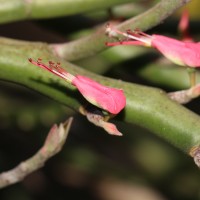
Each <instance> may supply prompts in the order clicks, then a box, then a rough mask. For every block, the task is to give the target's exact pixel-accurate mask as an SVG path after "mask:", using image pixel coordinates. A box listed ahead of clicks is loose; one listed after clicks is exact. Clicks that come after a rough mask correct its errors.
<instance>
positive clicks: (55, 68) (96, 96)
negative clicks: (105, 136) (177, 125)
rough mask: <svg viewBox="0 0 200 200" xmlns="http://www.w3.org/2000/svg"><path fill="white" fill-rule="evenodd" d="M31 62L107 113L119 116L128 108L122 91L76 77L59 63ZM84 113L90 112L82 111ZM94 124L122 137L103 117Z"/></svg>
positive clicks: (79, 76)
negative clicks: (72, 87) (63, 81)
mask: <svg viewBox="0 0 200 200" xmlns="http://www.w3.org/2000/svg"><path fill="white" fill-rule="evenodd" d="M29 61H30V62H31V63H32V64H34V65H36V66H38V67H40V68H43V69H45V70H48V71H50V72H51V73H53V74H55V75H57V76H59V77H61V78H63V79H64V80H66V81H67V82H68V83H70V84H71V85H73V86H75V87H76V88H77V89H78V91H79V92H80V93H81V94H82V95H83V97H84V98H85V99H86V100H87V101H88V102H90V103H91V104H93V105H95V106H97V107H99V108H101V109H103V110H105V111H107V112H108V113H110V114H112V115H116V114H118V113H119V112H120V111H121V110H122V109H123V108H124V107H125V106H126V97H125V95H124V92H123V90H122V89H117V88H111V87H107V86H104V85H101V84H100V83H97V82H96V81H94V80H92V79H90V78H88V77H85V76H81V75H76V76H74V75H72V74H70V73H68V72H67V71H66V70H64V69H63V68H61V67H60V64H59V63H57V64H55V63H53V62H51V61H50V62H49V65H45V64H44V63H42V62H41V59H38V60H37V61H34V60H32V59H31V58H30V59H29ZM82 113H88V112H83V111H82ZM90 115H91V113H90ZM95 117H96V115H95ZM92 122H93V123H94V124H96V125H98V126H101V127H103V128H104V129H105V130H106V131H107V132H108V133H110V134H113V135H122V134H121V133H120V132H119V131H118V130H117V129H116V127H115V125H113V124H111V123H108V122H105V121H103V118H102V117H99V118H98V121H95V122H94V120H93V121H92Z"/></svg>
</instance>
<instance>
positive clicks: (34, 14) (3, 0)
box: [0, 0, 133, 23]
mask: <svg viewBox="0 0 200 200" xmlns="http://www.w3.org/2000/svg"><path fill="white" fill-rule="evenodd" d="M127 2H133V0H109V1H107V0H95V1H91V0H76V1H72V0H57V1H53V0H0V5H1V7H0V23H6V22H12V21H17V20H23V19H40V18H51V17H59V16H66V15H72V14H80V13H84V12H87V11H95V10H98V9H106V8H109V7H111V6H114V5H118V4H123V3H127Z"/></svg>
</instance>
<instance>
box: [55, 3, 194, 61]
mask: <svg viewBox="0 0 200 200" xmlns="http://www.w3.org/2000/svg"><path fill="white" fill-rule="evenodd" d="M189 1H190V0H168V1H166V0H161V1H160V2H159V3H157V4H156V5H155V6H154V7H152V8H151V9H149V10H147V11H146V12H144V13H142V14H140V15H138V16H136V17H133V18H131V19H129V20H127V21H125V22H123V23H120V24H119V25H118V26H116V28H117V29H118V30H122V31H126V30H128V29H136V28H139V29H140V30H142V31H146V30H148V29H150V28H152V27H154V26H156V25H158V24H159V23H161V22H163V20H164V19H166V18H167V17H168V16H169V15H171V14H172V13H173V12H174V11H175V10H176V9H178V8H179V7H181V6H183V5H184V4H186V3H188V2H189ZM108 40H109V38H108V36H106V35H105V26H104V27H103V28H101V29H100V30H98V31H97V32H95V33H93V34H91V35H89V36H86V37H83V38H80V39H78V40H75V41H72V42H68V43H65V44H55V45H52V46H51V47H52V50H53V51H54V52H55V54H56V55H57V56H59V57H61V58H65V59H67V60H68V61H74V60H79V59H82V58H85V57H89V56H92V55H95V54H96V53H98V52H100V51H102V50H104V49H106V48H107V47H106V45H105V42H106V41H108Z"/></svg>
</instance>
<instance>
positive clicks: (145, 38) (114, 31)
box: [106, 24, 151, 46]
mask: <svg viewBox="0 0 200 200" xmlns="http://www.w3.org/2000/svg"><path fill="white" fill-rule="evenodd" d="M106 33H107V34H108V35H109V36H110V37H116V36H117V34H119V35H123V36H124V37H126V38H129V39H132V40H137V41H140V42H142V43H144V44H146V45H148V46H150V45H151V36H150V35H147V34H145V33H143V32H139V33H133V32H132V31H130V30H128V31H127V33H125V32H122V31H120V30H117V29H115V28H113V27H111V26H110V25H109V24H108V25H107V28H106ZM140 35H142V36H143V37H140Z"/></svg>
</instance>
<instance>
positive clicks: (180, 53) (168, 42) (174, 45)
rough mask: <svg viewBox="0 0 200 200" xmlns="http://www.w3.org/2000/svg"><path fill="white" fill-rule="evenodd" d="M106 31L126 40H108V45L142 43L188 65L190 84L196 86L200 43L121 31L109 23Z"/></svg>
mask: <svg viewBox="0 0 200 200" xmlns="http://www.w3.org/2000/svg"><path fill="white" fill-rule="evenodd" d="M106 33H107V34H108V35H109V36H110V37H116V36H117V35H118V34H119V35H123V36H124V37H125V40H124V41H118V42H107V43H106V45H107V46H117V45H140V46H146V47H153V48H155V49H157V50H158V51H159V52H161V53H162V54H163V55H164V56H165V57H166V58H168V59H169V60H171V61H172V62H174V63H175V64H177V65H181V66H185V67H187V68H188V71H189V73H190V85H191V87H192V86H195V84H196V79H195V68H197V67H200V43H198V42H197V43H195V42H191V41H190V42H189V41H180V40H176V39H173V38H170V37H166V36H163V35H156V34H154V35H148V34H145V33H143V32H141V31H138V30H136V31H130V30H128V31H127V32H121V31H119V30H117V29H115V28H114V27H112V26H111V25H108V27H107V29H106Z"/></svg>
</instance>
